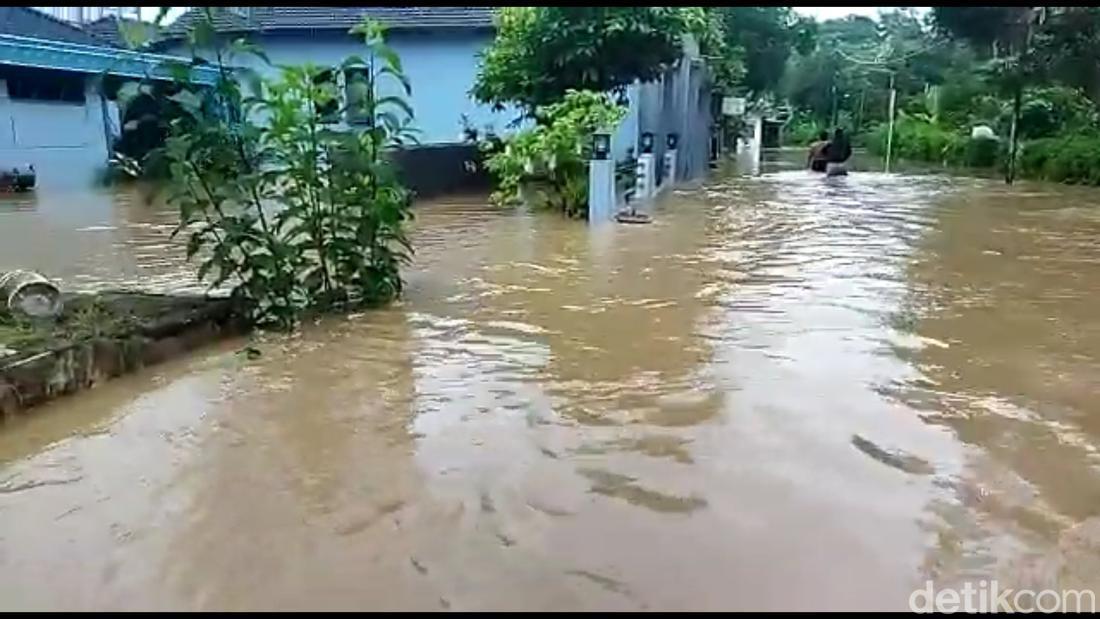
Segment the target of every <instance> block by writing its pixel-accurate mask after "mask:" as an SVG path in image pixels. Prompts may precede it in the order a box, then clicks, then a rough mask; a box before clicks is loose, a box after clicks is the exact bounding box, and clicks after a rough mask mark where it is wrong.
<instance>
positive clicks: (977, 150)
mask: <svg viewBox="0 0 1100 619" xmlns="http://www.w3.org/2000/svg"><path fill="white" fill-rule="evenodd" d="M1002 151H1003V147H1002V143H1001V141H1000V140H995V139H991V138H977V139H974V138H968V139H967V140H966V147H965V148H964V156H963V165H965V166H967V167H969V168H992V167H994V166H996V165H997V163H998V162H999V161H1002V160H1003V157H1002V154H1003V153H1002Z"/></svg>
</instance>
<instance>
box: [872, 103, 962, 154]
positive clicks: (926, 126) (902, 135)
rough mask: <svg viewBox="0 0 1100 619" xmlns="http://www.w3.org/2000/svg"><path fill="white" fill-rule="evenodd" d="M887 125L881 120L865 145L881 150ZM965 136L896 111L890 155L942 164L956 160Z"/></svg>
mask: <svg viewBox="0 0 1100 619" xmlns="http://www.w3.org/2000/svg"><path fill="white" fill-rule="evenodd" d="M888 129H889V125H888V124H887V123H882V124H880V125H879V126H878V127H876V128H875V129H874V130H873V131H872V138H871V139H870V140H869V141H868V146H869V147H870V149H871V151H872V152H875V153H878V154H885V152H886V139H887V130H888ZM966 141H967V138H966V137H965V136H962V135H960V134H958V133H955V132H953V131H949V130H947V129H945V128H943V127H941V126H939V125H934V124H932V123H929V122H926V121H924V120H921V119H917V118H913V117H912V116H909V115H906V114H903V113H900V114H898V118H897V121H896V122H895V123H894V143H893V153H892V155H893V156H894V157H896V158H898V159H912V160H916V161H930V162H934V163H939V164H942V165H949V164H956V165H957V164H959V163H961V162H962V160H963V158H964V155H965V151H966Z"/></svg>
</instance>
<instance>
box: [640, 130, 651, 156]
mask: <svg viewBox="0 0 1100 619" xmlns="http://www.w3.org/2000/svg"><path fill="white" fill-rule="evenodd" d="M652 153H653V133H652V132H650V131H646V132H644V133H642V154H645V155H650V154H652Z"/></svg>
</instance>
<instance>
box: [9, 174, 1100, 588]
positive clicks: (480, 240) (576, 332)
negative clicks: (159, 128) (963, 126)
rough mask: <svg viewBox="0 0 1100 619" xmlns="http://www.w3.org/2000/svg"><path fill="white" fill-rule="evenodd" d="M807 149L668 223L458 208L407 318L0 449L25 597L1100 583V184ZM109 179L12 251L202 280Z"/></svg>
mask: <svg viewBox="0 0 1100 619" xmlns="http://www.w3.org/2000/svg"><path fill="white" fill-rule="evenodd" d="M790 167H791V166H789V165H787V166H783V165H774V164H772V165H769V166H768V167H767V168H766V173H765V174H763V175H762V176H758V177H752V176H736V175H719V176H717V177H716V178H714V179H712V180H711V181H710V182H708V183H707V184H705V185H703V186H701V187H696V188H687V189H684V190H681V191H676V192H674V193H671V194H667V195H666V196H664V197H663V198H662V199H661V200H660V202H659V204H657V205H656V207H655V209H654V215H655V222H654V223H653V224H651V225H648V226H638V225H635V226H616V225H609V226H605V227H602V228H598V229H589V228H587V227H586V226H584V225H583V224H578V223H575V222H568V221H563V220H561V219H560V218H558V217H556V216H553V215H548V214H536V215H532V214H527V213H522V212H513V211H501V210H495V209H493V208H490V207H487V206H485V205H484V201H483V200H481V199H479V198H453V199H449V200H442V201H437V202H433V203H430V204H424V205H421V206H420V207H419V209H418V213H417V214H418V220H417V222H416V224H415V231H414V235H413V236H414V241H415V244H416V246H417V248H418V252H417V258H416V262H415V264H414V265H413V266H412V267H411V268H410V269H409V271H408V273H407V279H408V281H409V287H408V291H407V295H406V296H405V298H404V300H403V301H402V302H401V303H399V304H396V305H394V306H393V307H390V308H388V309H385V310H380V311H372V312H365V313H362V314H356V315H352V316H347V317H338V318H329V319H325V320H322V321H319V322H317V323H316V324H310V325H307V326H306V327H305V328H304V329H303V330H302V331H301V332H300V333H298V334H295V335H293V336H289V337H283V336H264V337H261V338H259V339H258V342H257V343H256V346H257V347H259V348H260V349H261V350H262V351H263V355H262V357H261V358H259V359H256V360H248V359H246V358H245V357H244V356H243V355H239V354H237V352H236V351H237V350H239V349H240V348H241V346H242V345H243V344H244V341H243V340H241V341H231V342H226V343H224V344H223V345H220V346H215V347H211V348H209V349H206V350H204V351H202V352H200V353H199V354H196V355H194V356H192V357H189V358H185V359H179V360H176V361H173V362H170V363H168V364H165V365H160V366H157V367H155V368H150V369H149V370H147V371H145V372H142V373H139V374H136V375H132V376H128V377H125V378H122V379H119V380H116V381H113V382H111V383H107V384H105V385H103V386H101V387H98V388H96V389H95V390H93V391H90V392H88V393H86V394H81V395H80V396H78V397H70V398H64V399H62V400H58V401H55V402H54V403H52V404H50V405H47V406H45V407H44V408H42V409H39V410H36V411H35V413H34V414H33V415H29V416H27V417H25V418H23V419H20V420H18V421H16V422H14V423H11V424H9V425H8V426H7V427H5V428H2V429H0V608H2V609H4V610H12V609H88V610H91V609H94V610H100V609H122V610H130V609H183V610H211V609H229V610H242V609H314V608H315V609H409V610H413V609H426V610H433V609H440V610H441V609H453V610H509V609H514V610H555V609H560V610H576V609H611V610H618V609H648V610H663V609H702V610H711V609H734V610H736V609H761V610H764V609H783V610H806V609H906V608H907V604H908V600H909V595H910V593H911V592H912V591H913V590H914V589H917V588H921V587H922V586H923V583H924V582H925V581H926V580H932V581H933V582H935V583H936V584H937V586H948V585H952V584H958V583H961V582H963V581H968V580H969V581H977V580H981V579H998V580H999V582H1000V583H1001V584H1002V587H1004V586H1017V587H1020V586H1025V585H1027V586H1032V587H1035V585H1036V584H1042V585H1044V586H1060V587H1066V588H1084V587H1088V588H1092V589H1096V588H1097V587H1098V586H1100V525H1098V523H1100V518H1098V516H1100V452H1098V448H1100V397H1097V396H1098V395H1100V313H1098V312H1097V310H1096V308H1097V307H1098V302H1100V244H1098V241H1097V239H1100V191H1096V190H1088V189H1081V188H1070V187H1062V186H1053V185H1039V184H1029V183H1020V184H1018V185H1016V186H1013V187H1006V186H1004V185H1003V184H1000V183H998V182H996V181H994V180H981V179H972V178H953V177H949V176H945V175H942V174H935V173H923V174H919V175H917V174H898V175H882V174H878V173H871V172H865V173H859V174H852V175H851V176H849V177H847V178H837V179H824V178H822V177H820V176H817V175H811V174H809V173H806V172H803V171H801V170H796V169H790ZM95 195H96V196H97V197H96V198H95V200H103V201H104V202H102V203H101V202H94V203H92V205H91V206H88V207H87V210H82V209H85V204H86V202H81V200H79V199H76V198H74V199H73V200H72V201H69V202H62V203H53V202H50V203H48V204H47V202H49V200H48V197H47V196H40V197H39V198H38V201H37V203H36V204H32V205H31V206H30V207H23V210H18V209H17V208H15V207H12V205H11V204H10V203H5V204H3V205H0V266H6V265H7V263H10V262H11V261H12V260H14V259H16V258H19V259H22V260H25V259H26V257H27V256H29V257H30V258H32V259H33V260H34V261H36V262H35V264H34V265H33V266H35V267H37V268H41V269H44V270H48V271H50V273H51V274H52V275H54V276H55V277H60V278H62V279H63V280H64V281H65V282H67V283H68V284H70V285H73V286H84V287H88V288H95V287H97V286H103V285H107V284H115V283H119V282H122V283H127V284H130V283H135V282H137V283H144V284H148V285H150V286H154V287H156V286H161V287H164V288H166V289H174V288H176V287H179V286H192V285H193V284H192V282H191V280H190V275H189V273H190V270H189V267H186V266H183V265H182V264H181V262H180V261H181V260H182V252H181V251H180V249H179V247H178V245H177V244H173V243H171V242H169V241H168V240H167V238H166V235H167V233H168V232H169V231H170V229H171V227H170V223H171V217H170V214H169V213H166V212H165V211H163V210H160V209H157V208H156V207H152V206H148V205H145V204H144V201H142V200H141V199H140V197H139V196H136V195H135V194H129V193H127V194H108V193H98V194H95ZM26 200H31V201H34V198H27V199H26ZM4 209H7V210H4ZM11 230H20V232H18V233H17V234H15V235H12V234H11V232H10V231H11ZM19 247H22V248H24V249H23V250H19V249H16V248H19ZM24 266H28V265H25V264H24Z"/></svg>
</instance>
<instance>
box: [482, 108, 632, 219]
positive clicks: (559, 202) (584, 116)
mask: <svg viewBox="0 0 1100 619" xmlns="http://www.w3.org/2000/svg"><path fill="white" fill-rule="evenodd" d="M625 114H626V109H625V108H623V107H622V106H619V105H616V104H615V103H613V102H612V100H611V98H610V96H608V95H607V94H605V93H595V92H591V91H575V90H571V91H569V92H567V93H566V95H565V98H564V99H563V100H562V101H561V102H560V103H555V104H553V105H548V106H545V107H541V108H539V109H538V110H536V117H537V119H538V121H539V122H538V123H537V124H536V126H534V127H532V128H530V129H527V130H524V131H521V132H519V133H517V134H515V135H513V136H512V137H510V138H508V139H507V140H506V141H505V142H504V145H503V148H500V149H497V150H495V152H492V154H491V155H490V156H489V157H488V159H487V161H486V166H487V167H488V169H489V171H490V172H492V174H493V175H494V176H495V177H496V179H497V183H498V190H497V192H496V193H494V194H493V198H494V200H495V201H497V202H498V203H516V202H523V201H527V202H528V203H534V204H535V205H540V206H541V205H545V206H550V207H552V208H556V209H558V210H560V211H561V212H563V213H565V214H566V215H567V216H569V217H576V218H582V217H587V215H588V198H587V194H588V161H589V159H590V158H591V142H592V134H593V133H594V132H596V131H597V130H610V129H611V128H613V127H614V126H615V125H616V124H617V123H618V122H619V121H620V120H622V118H623V116H624V115H625ZM532 193H535V194H541V197H539V196H535V195H532Z"/></svg>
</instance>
